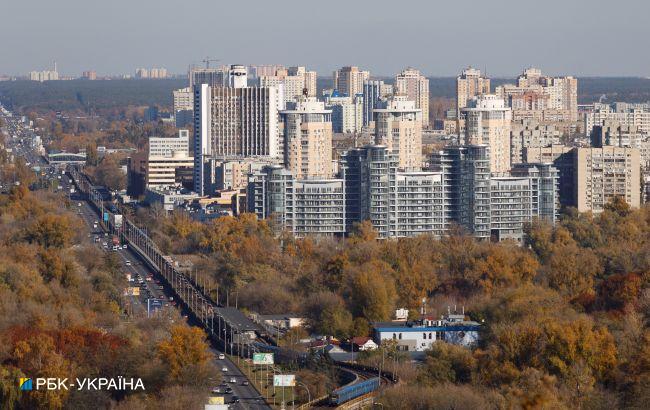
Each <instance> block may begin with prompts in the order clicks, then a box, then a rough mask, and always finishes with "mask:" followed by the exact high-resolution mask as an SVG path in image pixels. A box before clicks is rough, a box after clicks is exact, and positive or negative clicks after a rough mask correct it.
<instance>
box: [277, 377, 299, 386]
mask: <svg viewBox="0 0 650 410" xmlns="http://www.w3.org/2000/svg"><path fill="white" fill-rule="evenodd" d="M295 385H296V376H295V375H293V374H276V375H275V376H273V386H275V387H293V386H295Z"/></svg>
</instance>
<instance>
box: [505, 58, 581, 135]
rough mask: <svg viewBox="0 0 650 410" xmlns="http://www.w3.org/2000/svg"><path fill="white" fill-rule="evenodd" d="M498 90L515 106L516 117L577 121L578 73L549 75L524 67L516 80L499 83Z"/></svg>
mask: <svg viewBox="0 0 650 410" xmlns="http://www.w3.org/2000/svg"><path fill="white" fill-rule="evenodd" d="M495 94H496V95H497V96H499V97H501V98H503V99H504V100H505V101H506V103H507V105H508V106H509V107H511V108H512V110H513V119H515V120H518V119H523V118H534V119H537V120H540V121H559V122H573V123H575V122H576V121H578V80H577V79H576V78H575V77H570V76H569V77H548V76H544V75H542V73H541V71H540V70H539V69H537V68H528V69H526V70H524V72H523V74H521V75H520V76H519V77H518V78H517V84H516V85H515V84H504V85H501V86H499V87H496V89H495Z"/></svg>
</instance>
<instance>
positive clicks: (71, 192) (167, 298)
mask: <svg viewBox="0 0 650 410" xmlns="http://www.w3.org/2000/svg"><path fill="white" fill-rule="evenodd" d="M0 116H2V118H3V119H4V120H5V121H4V123H5V130H6V133H7V134H8V135H9V138H7V140H8V141H6V147H7V148H8V149H9V151H10V152H11V154H12V155H14V156H15V157H22V158H24V160H25V165H27V166H28V167H30V168H32V169H33V170H34V172H35V173H38V174H40V175H41V176H42V177H44V178H46V179H47V180H48V182H49V183H50V184H49V186H51V187H54V188H53V189H54V190H55V191H57V192H60V193H61V194H62V195H66V196H67V197H68V199H69V200H70V201H71V203H72V208H73V209H74V211H75V213H76V214H77V215H78V217H79V218H81V220H82V221H83V229H84V234H85V236H86V238H87V241H88V242H89V243H92V244H94V246H96V247H98V249H100V250H102V251H103V252H110V253H114V254H115V255H116V256H117V258H118V260H119V263H120V266H121V267H122V270H123V273H124V275H125V279H126V280H127V282H128V287H127V289H125V295H124V297H125V309H126V310H127V312H126V313H127V314H129V315H138V316H144V317H150V316H151V315H154V314H157V312H158V311H164V309H166V308H167V309H168V308H174V307H180V306H179V305H178V303H177V301H176V300H174V296H173V292H172V291H171V290H170V289H167V288H166V286H165V284H164V281H163V280H162V278H161V277H159V276H158V275H157V274H156V273H155V272H153V271H152V270H151V269H150V268H148V266H147V265H146V263H144V262H143V261H142V260H141V259H140V256H139V255H138V254H137V253H136V252H135V251H134V250H133V249H131V247H130V246H129V245H128V244H127V243H125V242H123V241H121V240H120V239H119V238H118V237H117V236H113V235H111V234H110V233H109V232H108V231H107V230H106V228H105V225H104V224H103V223H102V221H101V220H100V215H99V214H98V212H97V210H96V209H95V208H94V207H93V206H92V205H91V204H90V203H89V202H88V201H87V198H86V197H85V196H84V195H83V194H82V193H81V192H79V190H78V188H77V187H76V186H75V185H74V183H73V181H72V179H71V178H70V176H69V175H67V174H66V173H65V171H64V170H63V169H60V168H57V167H54V166H50V165H49V164H48V163H47V161H46V159H45V158H44V157H43V156H42V155H41V154H40V153H38V152H36V150H35V147H34V143H33V141H34V139H35V137H36V133H35V132H34V130H33V129H32V128H31V127H30V126H29V125H27V124H25V123H24V121H23V120H22V119H21V118H18V117H14V116H11V115H8V113H7V112H6V111H4V110H1V111H0ZM6 188H7V187H0V189H3V190H4V189H6ZM182 313H183V315H184V317H187V314H186V312H182ZM212 351H213V353H214V357H215V362H216V363H215V365H216V367H217V368H218V369H219V371H220V374H219V375H215V377H214V378H213V379H214V380H215V385H214V386H212V387H211V388H210V391H207V392H206V398H207V397H209V396H211V397H222V398H223V402H224V403H226V404H229V408H232V409H268V408H270V407H269V406H268V405H267V404H266V403H265V401H264V399H263V398H262V397H261V396H260V394H259V393H258V392H257V390H256V389H255V388H254V387H253V386H252V385H251V383H250V382H249V381H248V380H247V378H246V376H245V375H244V374H243V373H242V372H241V370H239V368H237V366H236V365H235V363H233V362H232V361H231V360H230V359H229V358H228V357H227V356H226V355H224V353H223V352H221V351H219V350H217V349H215V348H212ZM219 380H221V382H220V383H219Z"/></svg>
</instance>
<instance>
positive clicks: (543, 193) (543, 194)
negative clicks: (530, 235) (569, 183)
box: [511, 163, 560, 224]
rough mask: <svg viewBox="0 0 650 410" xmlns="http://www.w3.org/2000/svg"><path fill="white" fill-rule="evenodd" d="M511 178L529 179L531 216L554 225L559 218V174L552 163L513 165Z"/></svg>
mask: <svg viewBox="0 0 650 410" xmlns="http://www.w3.org/2000/svg"><path fill="white" fill-rule="evenodd" d="M511 174H512V176H513V177H527V178H530V179H531V187H532V196H533V198H532V206H533V216H536V217H538V218H539V219H541V220H544V221H546V222H549V223H551V224H555V222H557V220H558V218H559V217H560V172H559V170H558V169H557V168H555V167H554V166H553V164H552V163H546V164H543V163H522V164H514V165H513V167H512V172H511Z"/></svg>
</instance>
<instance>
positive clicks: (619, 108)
mask: <svg viewBox="0 0 650 410" xmlns="http://www.w3.org/2000/svg"><path fill="white" fill-rule="evenodd" d="M584 122H585V125H584V126H585V133H586V134H587V135H589V134H590V133H591V131H592V129H593V128H594V126H596V125H603V124H604V123H605V122H616V123H619V124H620V125H621V126H623V127H638V128H639V131H641V132H643V133H646V134H650V103H642V104H630V103H622V102H616V103H613V104H603V103H594V104H593V107H592V108H591V109H590V110H589V112H587V113H585V117H584Z"/></svg>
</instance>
